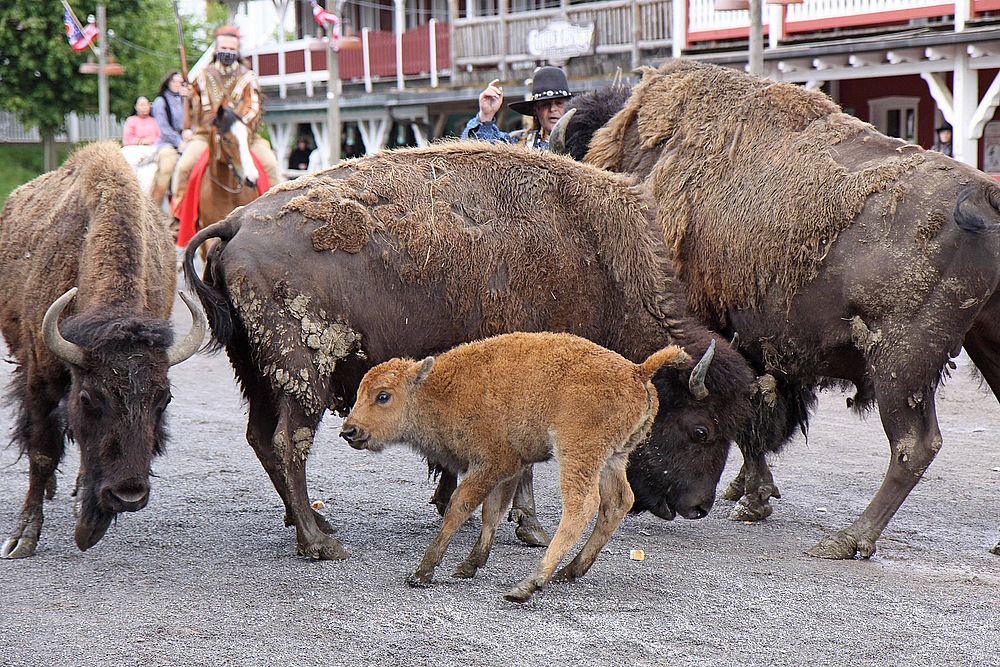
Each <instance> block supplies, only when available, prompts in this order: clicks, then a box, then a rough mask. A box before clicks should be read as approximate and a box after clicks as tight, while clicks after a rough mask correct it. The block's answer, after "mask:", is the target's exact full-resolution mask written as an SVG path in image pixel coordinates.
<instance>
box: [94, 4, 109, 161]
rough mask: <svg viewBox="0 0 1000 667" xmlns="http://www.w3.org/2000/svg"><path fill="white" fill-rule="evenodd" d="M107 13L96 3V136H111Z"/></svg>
mask: <svg viewBox="0 0 1000 667" xmlns="http://www.w3.org/2000/svg"><path fill="white" fill-rule="evenodd" d="M107 64H108V13H107V8H106V7H105V6H104V5H97V112H98V114H99V118H100V125H99V130H98V136H99V137H100V138H101V140H102V141H103V140H106V139H110V138H111V103H110V97H111V96H110V94H109V92H108V72H107V70H105V65H107Z"/></svg>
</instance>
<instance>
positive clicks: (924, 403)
mask: <svg viewBox="0 0 1000 667" xmlns="http://www.w3.org/2000/svg"><path fill="white" fill-rule="evenodd" d="M887 393H890V394H891V395H892V396H893V398H892V399H886V398H884V396H883V395H880V396H879V399H878V407H879V415H880V416H881V418H882V426H883V428H885V432H886V435H888V436H889V448H890V450H891V452H892V458H891V459H890V460H889V469H888V470H887V471H886V473H885V479H884V480H882V486H880V487H879V490H878V492H877V493H876V494H875V497H874V498H872V500H871V502H870V503H868V507H866V508H865V511H864V512H862V513H861V516H860V517H858V519H857V521H855V522H854V523H852V524H851V525H850V526H849V527H847V528H845V529H844V530H840V531H837V532H836V533H834V534H832V535H829V536H827V537H825V538H823V539H822V540H820V542H819V543H818V544H817V545H816V546H814V547H813V548H812V549H810V550H809V552H808V553H809V555H810V556H816V557H818V558H833V559H846V558H853V557H854V556H861V557H862V558H869V557H870V556H872V555H873V554H874V553H875V541H876V540H877V539H878V538H879V536H880V535H881V534H882V531H883V530H885V527H886V525H888V523H889V520H890V519H891V518H892V517H893V515H894V514H895V513H896V510H898V509H899V507H900V505H902V504H903V501H904V500H906V496H907V495H909V493H910V491H911V490H912V489H913V487H914V486H916V485H917V482H919V481H920V478H921V477H922V476H923V474H924V471H925V470H926V469H927V466H929V465H930V464H931V461H933V460H934V456H935V455H936V454H937V452H938V450H939V449H940V448H941V431H940V430H939V429H938V424H937V414H936V411H935V409H934V388H933V387H928V388H926V389H924V391H923V392H922V394H921V395H920V398H919V400H914V398H913V397H914V396H915V394H912V393H908V392H903V391H899V390H898V389H897V390H896V391H893V392H887ZM896 396H902V398H901V399H897V398H895V397H896Z"/></svg>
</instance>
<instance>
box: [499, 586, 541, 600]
mask: <svg viewBox="0 0 1000 667" xmlns="http://www.w3.org/2000/svg"><path fill="white" fill-rule="evenodd" d="M537 590H538V587H537V586H535V584H533V583H531V582H530V581H522V582H521V583H519V584H518V585H517V586H514V588H512V589H510V590H509V591H507V592H506V593H504V596H503V597H504V599H505V600H508V601H509V602H527V601H528V600H529V599H531V596H532V595H533V594H534V592H535V591H537Z"/></svg>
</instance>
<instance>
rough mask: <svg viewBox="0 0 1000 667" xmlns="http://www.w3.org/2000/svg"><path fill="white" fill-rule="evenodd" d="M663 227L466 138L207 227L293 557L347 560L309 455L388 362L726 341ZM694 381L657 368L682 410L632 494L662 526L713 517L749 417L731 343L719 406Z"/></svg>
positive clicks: (382, 160) (717, 369)
mask: <svg viewBox="0 0 1000 667" xmlns="http://www.w3.org/2000/svg"><path fill="white" fill-rule="evenodd" d="M653 224H654V223H653V220H652V219H651V215H650V211H649V209H648V207H647V206H646V204H645V200H644V197H643V195H642V193H641V192H640V191H638V190H636V189H634V188H632V187H631V182H630V181H629V180H628V179H625V178H622V177H618V176H614V175H610V174H607V173H605V172H601V171H599V170H596V169H593V168H591V167H588V166H585V165H580V164H578V163H576V162H574V161H572V160H569V159H567V158H562V157H559V156H554V155H551V154H547V153H535V152H528V151H524V150H523V149H520V148H518V147H509V146H493V145H491V144H488V143H484V142H483V143H481V142H465V143H452V144H443V145H439V146H433V147H430V148H426V149H417V150H401V151H388V152H382V153H379V154H378V155H374V156H369V157H366V158H363V159H361V160H356V161H351V162H349V163H345V164H342V165H340V166H338V167H336V168H334V169H331V170H327V171H325V172H321V173H319V174H316V175H314V176H310V177H303V178H299V179H296V180H295V181H292V182H289V183H284V184H282V185H280V186H278V187H277V188H275V189H273V190H272V191H270V192H268V193H267V194H266V195H265V196H263V197H261V198H260V199H258V200H256V201H255V202H253V203H252V204H250V205H248V206H246V207H244V208H242V209H240V210H239V211H237V212H235V213H234V214H233V215H231V216H229V217H228V218H227V219H226V220H224V221H222V222H220V223H218V224H217V225H214V226H213V227H211V228H208V229H205V230H203V231H202V232H201V233H199V235H198V236H196V237H195V238H194V239H193V240H192V242H191V244H190V245H189V246H188V250H187V252H186V254H185V259H184V272H185V276H186V278H187V280H188V281H189V282H190V283H191V284H192V285H193V286H194V288H195V289H196V290H197V292H198V295H199V298H201V300H202V303H203V304H204V306H205V309H206V312H207V314H208V317H209V321H210V323H211V325H212V331H213V335H214V339H215V341H216V344H219V345H224V346H225V348H226V351H227V353H228V354H229V358H230V361H231V362H232V364H233V367H234V369H235V371H236V374H237V376H238V378H239V380H240V383H241V386H242V389H243V393H244V396H245V397H246V399H247V401H248V402H249V404H250V409H249V423H248V428H247V439H248V441H249V443H250V445H251V446H252V447H253V448H254V450H255V452H256V454H257V456H258V458H260V460H261V463H262V464H263V466H264V468H265V469H266V470H267V471H268V473H269V475H270V477H271V479H272V481H273V482H274V484H275V487H276V490H277V491H278V493H279V495H280V496H281V497H282V499H283V501H284V504H285V507H286V510H287V511H286V522H287V523H289V524H292V523H294V524H295V526H296V531H297V542H298V552H299V553H300V554H302V555H305V556H308V557H312V558H342V557H344V556H346V555H347V554H346V551H344V549H343V547H342V546H341V545H340V544H339V542H338V541H337V540H335V539H333V538H332V537H331V536H330V535H329V534H328V533H329V532H330V531H329V526H328V525H327V524H326V522H325V520H323V518H322V517H320V516H319V515H318V514H317V513H316V512H314V511H313V510H312V508H310V506H309V498H308V492H307V490H306V483H305V472H304V468H305V461H306V457H307V454H308V451H309V448H310V445H311V442H312V438H313V434H314V433H315V429H316V427H317V425H318V424H319V421H320V419H321V418H322V416H323V414H324V412H325V411H326V410H328V409H332V410H337V411H340V412H341V413H342V414H343V413H344V412H346V410H347V409H348V408H349V407H350V406H351V404H352V403H353V402H354V399H355V392H356V391H357V387H358V383H359V382H360V380H361V377H362V376H363V375H364V374H365V372H366V371H367V370H369V369H370V368H371V367H373V366H374V365H376V364H377V363H380V362H383V361H386V360H387V359H389V358H391V357H396V356H403V357H411V358H423V357H426V356H429V355H434V354H438V353H440V352H442V351H444V350H446V349H448V348H450V347H453V346H454V345H456V344H458V343H462V342H467V341H471V340H477V339H480V338H485V337H488V336H491V335H495V334H498V333H505V332H509V331H565V332H569V333H575V334H577V335H580V336H583V337H586V338H589V339H591V340H593V341H594V342H597V343H598V344H600V345H603V346H604V347H607V348H610V349H612V350H615V351H616V352H618V353H620V354H621V355H622V356H624V357H625V358H627V359H629V360H631V361H641V360H642V359H644V358H646V357H647V356H648V355H649V354H651V353H652V352H653V351H655V350H657V349H660V348H662V347H665V346H666V345H668V344H670V343H676V344H679V345H681V346H683V347H684V348H685V350H686V351H687V352H688V354H689V355H691V356H692V357H693V358H694V359H699V358H701V356H702V355H703V354H704V353H705V352H706V350H707V349H708V348H709V345H710V343H711V341H712V340H713V336H712V335H711V334H710V333H709V332H708V331H707V330H706V329H705V328H704V327H702V326H701V325H699V324H697V322H695V321H693V320H691V319H688V318H687V317H685V314H684V313H685V307H684V295H683V294H682V293H679V292H678V290H677V286H676V284H675V281H674V280H673V279H672V276H671V275H670V270H669V265H668V263H667V262H666V258H665V249H664V248H663V245H662V243H661V242H660V241H659V239H658V238H657V234H656V231H655V227H654V226H653ZM212 238H216V239H220V240H221V241H222V243H221V244H219V245H218V246H217V247H216V250H213V253H212V254H211V255H210V256H209V261H208V266H207V267H206V272H205V276H206V279H205V280H204V281H202V280H201V279H200V278H199V277H198V276H197V274H196V273H195V271H194V265H193V259H194V253H195V252H196V248H197V246H198V245H200V244H201V243H202V242H204V241H206V240H209V239H212ZM692 363H693V362H692ZM690 372H691V368H690V367H689V368H686V369H670V370H664V371H661V372H660V373H659V374H657V376H656V378H655V381H656V386H657V388H658V390H660V391H661V392H666V393H669V394H670V395H669V396H662V395H661V400H662V402H663V404H664V405H667V406H669V407H668V409H665V410H661V411H660V414H659V415H658V416H657V419H656V422H655V424H654V426H653V430H652V436H651V438H650V439H649V440H648V441H647V442H646V443H645V444H644V445H643V446H642V448H641V449H640V450H639V451H637V452H636V457H637V458H636V460H642V461H644V463H643V464H641V465H642V467H643V468H644V470H643V471H641V472H639V471H638V470H637V471H636V472H638V477H635V478H634V481H635V484H636V486H638V487H646V486H648V487H649V488H648V489H646V488H638V489H636V490H635V493H636V496H637V497H639V498H641V499H642V501H641V502H642V503H643V505H641V506H643V507H645V506H648V507H649V508H650V509H655V510H656V511H657V512H658V513H660V514H661V515H663V516H673V513H674V512H677V513H680V514H682V515H683V516H692V517H697V516H702V515H703V514H704V513H705V512H706V511H707V510H708V508H709V507H711V504H712V501H713V499H714V497H715V487H716V485H717V483H718V480H719V477H720V475H721V473H722V467H723V464H724V461H725V457H726V452H727V451H728V448H729V443H730V440H731V439H732V438H733V437H734V435H735V434H736V433H737V432H739V431H740V430H741V429H742V427H743V424H744V423H745V421H746V419H748V418H749V414H750V406H749V400H748V394H747V392H748V387H749V385H750V383H751V381H752V374H751V373H750V370H749V368H748V367H747V365H746V363H745V362H744V361H743V360H742V358H741V357H740V356H739V354H737V353H736V352H734V351H733V350H732V348H730V347H729V346H728V345H726V344H725V342H724V341H719V342H718V349H717V351H716V354H715V358H714V360H713V361H712V363H711V366H710V367H709V370H708V372H707V376H706V377H705V385H706V387H707V388H708V392H709V393H708V395H707V396H698V397H696V396H695V395H694V394H692V391H691V389H690V388H689V385H688V380H689V375H690ZM708 451H712V452H713V453H712V454H711V455H708V454H706V452H708ZM654 453H655V456H654V455H653V454H654ZM432 463H441V464H444V467H446V468H451V469H453V470H454V466H451V465H448V462H446V461H437V462H434V461H432ZM647 466H648V468H649V469H648V470H646V469H645V468H646V467H647ZM659 466H664V467H663V468H660V467H659ZM630 467H632V466H630ZM632 474H635V473H633V472H630V475H632ZM630 479H632V478H631V477H630ZM449 495H450V494H449ZM526 509H530V508H526Z"/></svg>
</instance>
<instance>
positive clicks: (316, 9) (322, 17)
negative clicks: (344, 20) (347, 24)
mask: <svg viewBox="0 0 1000 667" xmlns="http://www.w3.org/2000/svg"><path fill="white" fill-rule="evenodd" d="M309 2H310V3H311V4H312V8H313V18H314V19H316V23H318V24H320V25H321V26H325V25H326V24H327V23H333V24H334V25H336V24H337V23H340V21H339V20H338V19H337V15H336V14H334V13H332V12H328V11H326V10H325V9H323V8H322V7H320V6H319V5H317V4H316V0H309Z"/></svg>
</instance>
